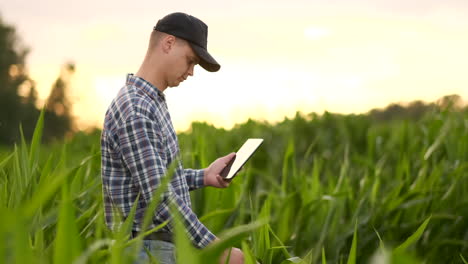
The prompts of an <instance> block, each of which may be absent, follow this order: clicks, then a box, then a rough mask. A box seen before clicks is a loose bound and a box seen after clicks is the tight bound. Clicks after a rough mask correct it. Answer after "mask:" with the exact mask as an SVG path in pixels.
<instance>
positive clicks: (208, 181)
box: [203, 152, 236, 188]
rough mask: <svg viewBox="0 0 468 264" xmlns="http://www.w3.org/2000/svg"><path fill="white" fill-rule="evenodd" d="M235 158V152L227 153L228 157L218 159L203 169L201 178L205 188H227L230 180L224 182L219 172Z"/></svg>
mask: <svg viewBox="0 0 468 264" xmlns="http://www.w3.org/2000/svg"><path fill="white" fill-rule="evenodd" d="M235 156H236V153H235V152H232V153H229V154H228V155H226V156H224V157H221V158H218V159H217V160H215V161H213V163H211V164H210V166H208V168H206V169H205V171H204V173H205V175H204V176H203V183H204V185H205V186H213V187H216V188H226V187H228V186H229V183H230V182H231V181H230V180H225V179H224V178H223V177H221V175H219V174H220V173H221V171H222V170H223V169H224V167H226V166H227V164H228V163H229V161H231V159H233V158H234V157H235Z"/></svg>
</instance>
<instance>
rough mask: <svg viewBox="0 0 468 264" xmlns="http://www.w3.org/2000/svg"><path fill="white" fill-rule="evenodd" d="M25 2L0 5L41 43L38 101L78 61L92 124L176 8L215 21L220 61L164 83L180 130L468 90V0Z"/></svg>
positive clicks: (35, 59)
mask: <svg viewBox="0 0 468 264" xmlns="http://www.w3.org/2000/svg"><path fill="white" fill-rule="evenodd" d="M26 3H27V2H26V1H25V0H18V1H15V2H5V3H2V4H0V15H1V16H2V19H3V21H4V23H7V24H9V25H13V26H14V27H15V29H16V31H17V35H18V37H19V38H20V40H21V43H22V44H24V45H25V46H27V47H29V48H30V49H31V52H30V53H29V55H28V56H27V58H26V66H27V68H28V69H29V75H30V77H31V78H32V79H33V80H35V81H36V88H37V90H38V97H39V102H38V103H39V106H41V104H43V102H44V101H45V99H46V97H47V96H48V93H49V92H50V88H51V87H52V83H53V82H54V81H55V79H56V78H57V77H58V74H59V71H60V67H61V66H62V65H63V64H65V63H66V62H68V61H73V62H74V63H75V64H76V73H75V75H74V77H73V78H74V79H73V81H72V85H71V91H70V93H69V95H70V99H71V100H72V101H73V102H74V104H73V115H74V117H75V118H76V119H77V122H78V126H79V128H82V129H83V128H86V127H88V126H98V127H100V126H101V124H102V120H103V117H104V112H105V110H106V108H107V106H108V104H109V103H110V100H111V99H112V98H113V96H114V95H115V94H116V93H117V91H118V90H119V89H120V87H121V86H122V85H123V82H124V80H125V76H126V74H127V73H130V72H134V71H136V70H137V69H138V66H139V64H140V62H141V60H142V59H143V56H144V53H145V52H146V46H147V41H148V37H149V33H150V32H151V30H150V29H151V28H152V26H154V24H155V22H156V21H157V19H159V18H161V17H162V16H164V15H165V14H167V13H170V12H173V11H183V12H187V13H189V14H192V15H194V16H196V17H198V18H200V19H202V20H203V21H204V22H205V23H207V24H208V26H209V37H208V43H209V45H208V50H209V51H210V53H211V54H213V56H214V57H215V58H216V59H217V60H218V61H219V62H220V64H221V71H220V72H219V73H214V74H212V73H207V72H205V71H203V70H202V69H201V68H200V67H199V66H197V67H196V68H195V74H194V77H193V78H189V79H188V80H187V81H185V82H184V83H183V84H182V85H180V87H177V88H172V89H168V90H167V91H166V92H165V94H166V96H167V99H168V105H169V109H170V113H171V116H172V120H173V122H174V126H175V128H176V130H178V131H185V130H187V129H188V128H189V126H190V124H191V123H192V122H197V121H198V122H208V123H211V124H213V125H215V126H216V127H224V128H231V127H233V126H234V125H235V124H239V123H243V122H245V121H246V120H248V119H249V118H251V119H253V120H260V121H261V120H267V121H269V122H277V121H281V120H283V119H284V118H286V117H292V116H294V115H295V114H296V112H302V113H305V114H307V113H312V112H315V113H323V112H325V111H328V112H332V113H340V114H352V113H354V114H360V113H365V112H367V111H370V110H372V109H375V108H384V107H386V106H388V105H389V104H391V103H399V102H406V103H409V102H411V101H416V100H421V101H423V102H425V103H430V102H434V101H435V100H437V99H439V98H441V97H443V96H445V95H451V94H458V95H460V96H461V98H462V99H463V100H464V102H466V100H467V99H468V75H467V74H466V69H467V68H468V51H467V49H466V47H467V46H468V37H466V36H468V17H467V16H466V15H465V14H466V12H467V11H468V3H464V2H462V1H456V0H451V1H445V2H443V3H441V2H439V1H435V0H429V1H422V0H417V1H413V2H412V3H411V4H408V3H407V2H405V1H380V2H378V3H375V2H372V1H357V0H353V1H338V0H336V1H332V2H323V1H313V2H309V1H305V0H304V1H302V0H301V1H296V2H294V4H291V3H283V2H281V1H255V2H249V8H242V7H241V6H242V5H236V4H234V3H231V2H228V3H223V4H221V3H217V2H216V1H212V0H209V1H201V2H199V3H198V2H197V4H194V3H186V2H184V4H183V6H184V8H180V7H181V6H182V5H181V2H174V3H169V4H168V5H165V6H164V7H162V8H161V7H158V5H157V3H154V2H151V1H142V2H141V5H143V4H144V5H146V6H147V8H144V9H141V8H138V6H134V5H127V4H125V3H123V2H110V1H101V2H99V3H94V4H93V2H92V1H90V0H85V1H82V2H80V3H74V4H73V9H74V12H71V13H70V12H62V11H64V10H68V9H69V8H70V5H69V3H63V2H61V1H57V0H47V1H42V2H41V3H38V2H33V3H27V4H28V6H30V8H28V9H25V8H23V7H24V5H25V4H26ZM226 4H227V5H228V6H227V7H226V6H225V5H226ZM141 5H139V6H141ZM90 6H93V9H92V10H90V9H89V7H90ZM108 6H113V7H114V8H113V10H112V12H109V11H108ZM181 9H182V10H181ZM154 10H156V11H154ZM259 10H262V12H258V11H259ZM123 16H125V17H126V19H125V20H124V21H123V20H122V19H121V17H123ZM222 98H229V99H231V100H223V99H222ZM90 106H92V107H90Z"/></svg>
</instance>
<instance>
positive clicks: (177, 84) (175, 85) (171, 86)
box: [168, 82, 180, 88]
mask: <svg viewBox="0 0 468 264" xmlns="http://www.w3.org/2000/svg"><path fill="white" fill-rule="evenodd" d="M179 84H180V82H177V83H173V84H169V85H168V86H169V87H170V88H173V87H177V86H179Z"/></svg>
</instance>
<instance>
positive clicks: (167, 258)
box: [134, 240, 176, 264]
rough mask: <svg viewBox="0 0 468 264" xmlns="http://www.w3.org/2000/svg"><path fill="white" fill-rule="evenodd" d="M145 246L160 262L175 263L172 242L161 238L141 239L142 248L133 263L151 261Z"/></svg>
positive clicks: (164, 263) (139, 263)
mask: <svg viewBox="0 0 468 264" xmlns="http://www.w3.org/2000/svg"><path fill="white" fill-rule="evenodd" d="M145 248H146V249H147V250H148V251H149V252H150V253H151V255H152V256H153V257H154V258H155V259H156V260H157V261H158V263H160V264H176V261H175V247H174V244H172V243H169V242H166V241H161V240H143V248H142V249H141V251H140V253H139V254H138V257H137V259H136V260H135V262H134V264H143V263H151V262H150V258H149V257H148V254H147V253H146V250H145Z"/></svg>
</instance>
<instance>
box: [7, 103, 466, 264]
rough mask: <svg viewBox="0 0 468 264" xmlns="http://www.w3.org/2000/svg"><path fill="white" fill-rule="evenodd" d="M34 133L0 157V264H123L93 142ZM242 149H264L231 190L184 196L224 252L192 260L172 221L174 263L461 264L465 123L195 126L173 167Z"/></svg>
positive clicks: (126, 234) (461, 118)
mask: <svg viewBox="0 0 468 264" xmlns="http://www.w3.org/2000/svg"><path fill="white" fill-rule="evenodd" d="M44 126H47V124H44V122H43V116H42V115H41V117H40V118H39V119H38V122H37V124H36V129H35V133H34V136H33V138H32V139H24V137H23V140H22V141H21V142H18V143H17V144H16V146H15V147H14V148H2V149H0V214H1V217H0V263H112V264H114V263H132V259H134V256H135V255H136V252H138V251H139V249H140V248H141V245H142V242H141V240H142V238H141V236H140V237H137V238H134V239H131V238H130V230H131V229H130V228H131V223H132V220H133V215H132V214H130V215H129V216H128V217H127V218H126V219H123V221H124V222H123V224H122V225H121V226H120V229H119V230H114V231H110V230H108V229H107V227H106V225H105V221H104V213H103V202H102V189H101V178H100V146H99V131H96V132H94V133H91V134H84V133H78V134H76V135H75V136H74V137H73V138H72V139H70V140H67V141H66V142H55V143H51V144H42V143H41V134H42V130H43V129H44ZM247 138H263V139H264V140H265V141H264V143H263V145H262V146H261V147H260V149H259V151H257V153H256V154H255V155H254V156H253V158H252V159H251V160H250V161H249V162H248V163H247V164H246V165H245V166H244V169H243V170H242V172H241V173H240V174H239V175H238V176H237V177H236V178H235V179H234V181H233V183H232V184H231V185H230V187H229V188H227V189H215V188H211V187H208V188H203V189H201V190H197V191H194V192H192V194H191V195H192V203H193V206H194V211H195V212H196V213H197V215H198V216H199V217H200V219H201V221H202V222H203V223H204V224H205V225H206V226H207V227H208V228H209V229H210V230H211V231H213V232H214V233H215V234H216V235H218V236H219V237H220V238H221V239H222V243H219V244H218V245H216V246H210V247H208V248H205V249H203V250H197V249H195V248H193V247H192V246H191V244H190V242H189V240H188V238H187V237H186V235H185V232H184V230H183V225H182V224H180V222H179V221H178V216H177V215H176V214H174V216H173V217H174V223H175V228H176V233H175V243H176V254H177V261H178V263H217V259H218V256H219V254H220V253H221V252H222V251H223V250H224V249H226V248H229V247H232V246H236V247H239V248H241V249H242V250H243V252H244V254H245V258H246V259H245V263H256V262H258V263H263V264H272V263H275V264H276V263H278V264H279V263H285V264H286V263H322V264H325V263H348V264H352V263H468V262H467V259H468V218H467V217H468V193H467V190H468V112H467V111H466V110H465V111H449V110H438V111H434V112H431V113H428V114H427V115H426V116H425V117H424V118H422V119H420V120H417V121H410V120H394V121H388V122H377V121H372V120H370V119H369V117H368V116H366V115H337V114H330V113H325V114H323V115H320V116H319V115H314V114H311V115H308V116H304V115H300V114H298V115H296V117H295V118H293V119H287V120H285V121H283V122H281V123H278V124H274V125H272V124H268V123H262V122H254V121H248V122H246V123H244V124H242V125H238V126H236V127H234V128H233V129H231V130H225V129H218V128H215V127H213V126H211V125H207V124H205V123H194V124H193V125H192V128H191V130H190V131H189V132H184V133H180V134H179V143H180V147H181V150H182V156H181V158H182V160H183V164H184V166H185V167H187V168H205V167H207V166H208V165H209V164H210V163H211V162H212V161H214V160H215V159H216V158H218V157H220V156H224V155H226V154H227V153H229V152H232V151H235V150H237V149H238V148H239V147H240V146H241V145H242V143H243V142H244V141H245V140H246V139H247ZM166 178H167V179H169V177H166ZM166 182H168V180H166ZM164 188H165V186H162V187H161V188H159V189H158V190H157V192H162V191H163V190H164ZM155 197H158V196H157V195H156V196H155ZM153 202H154V203H153V204H154V205H156V204H157V202H158V201H157V198H156V200H155V201H153ZM151 231H154V230H149V231H148V232H151ZM154 261H155V263H157V260H154Z"/></svg>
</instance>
